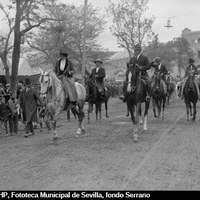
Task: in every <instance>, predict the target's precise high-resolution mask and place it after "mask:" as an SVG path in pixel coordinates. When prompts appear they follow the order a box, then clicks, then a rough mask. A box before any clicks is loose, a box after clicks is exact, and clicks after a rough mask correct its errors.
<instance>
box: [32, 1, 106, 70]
mask: <svg viewBox="0 0 200 200" xmlns="http://www.w3.org/2000/svg"><path fill="white" fill-rule="evenodd" d="M86 13H87V15H86V27H87V29H86V54H87V57H88V58H89V59H90V58H91V57H92V56H93V52H94V51H100V50H101V49H102V48H101V45H99V44H97V37H98V36H99V34H100V33H101V32H102V31H103V27H104V25H105V21H104V19H103V16H101V15H99V14H98V8H94V7H93V6H92V5H91V4H89V5H88V6H87V11H86ZM51 16H52V17H54V18H62V19H63V21H58V22H55V23H51V22H48V23H47V25H46V27H45V28H44V29H40V31H39V32H38V33H37V35H36V34H35V35H34V36H30V37H29V38H28V43H29V45H30V47H31V48H32V49H34V50H35V51H36V52H40V53H42V54H43V55H44V56H43V58H44V60H43V63H52V64H54V62H55V61H56V60H57V57H58V52H59V49H60V48H62V47H65V49H66V50H67V51H68V53H69V57H70V58H71V59H73V60H75V61H76V62H77V63H78V65H79V68H81V66H82V53H83V6H80V7H72V6H70V5H65V6H63V4H59V5H57V6H56V7H54V11H52V12H51Z"/></svg>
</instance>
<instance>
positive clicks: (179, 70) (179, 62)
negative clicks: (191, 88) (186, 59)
mask: <svg viewBox="0 0 200 200" xmlns="http://www.w3.org/2000/svg"><path fill="white" fill-rule="evenodd" d="M181 65H182V60H181V54H178V74H179V76H180V77H181Z"/></svg>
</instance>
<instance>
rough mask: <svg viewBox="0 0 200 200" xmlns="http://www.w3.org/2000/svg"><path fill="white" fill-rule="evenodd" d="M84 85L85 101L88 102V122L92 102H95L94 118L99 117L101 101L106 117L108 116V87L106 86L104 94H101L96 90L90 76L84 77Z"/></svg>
mask: <svg viewBox="0 0 200 200" xmlns="http://www.w3.org/2000/svg"><path fill="white" fill-rule="evenodd" d="M85 86H86V91H87V98H86V101H87V102H88V123H90V113H92V111H93V104H95V112H96V120H98V119H101V105H102V103H105V110H106V118H108V100H109V98H110V89H109V88H108V87H106V88H105V95H102V94H101V93H100V92H99V91H98V88H97V85H96V83H95V80H93V79H92V78H91V77H87V78H86V79H85ZM98 115H99V118H98Z"/></svg>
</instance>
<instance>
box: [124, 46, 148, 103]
mask: <svg viewBox="0 0 200 200" xmlns="http://www.w3.org/2000/svg"><path fill="white" fill-rule="evenodd" d="M134 51H135V53H134V56H133V57H132V58H131V59H130V62H129V64H128V66H129V68H132V67H136V66H137V67H138V69H139V70H140V71H141V78H142V79H144V80H145V82H146V91H147V96H146V100H147V101H150V91H151V86H150V85H151V84H150V83H151V80H150V78H149V75H148V73H147V72H146V71H147V70H149V69H150V68H151V66H150V63H149V60H148V58H147V57H146V56H145V55H143V54H142V52H141V51H142V48H141V45H140V44H136V45H135V48H134ZM127 68H128V67H127ZM128 72H129V70H128V69H127V71H126V80H128ZM126 83H127V81H126V82H125V84H126ZM124 86H125V85H124ZM123 93H124V94H122V95H121V96H120V99H122V100H123V101H124V102H125V101H126V96H127V95H126V94H127V91H126V86H125V87H123Z"/></svg>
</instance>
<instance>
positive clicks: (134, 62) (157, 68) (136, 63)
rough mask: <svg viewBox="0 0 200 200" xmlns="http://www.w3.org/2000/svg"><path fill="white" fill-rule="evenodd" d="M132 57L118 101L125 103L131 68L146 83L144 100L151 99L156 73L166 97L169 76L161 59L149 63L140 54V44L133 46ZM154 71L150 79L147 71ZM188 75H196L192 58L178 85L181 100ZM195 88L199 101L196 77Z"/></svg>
mask: <svg viewBox="0 0 200 200" xmlns="http://www.w3.org/2000/svg"><path fill="white" fill-rule="evenodd" d="M134 52H135V54H134V56H133V57H132V58H131V59H130V62H129V63H128V64H127V73H126V80H125V81H124V85H123V94H122V95H121V96H120V99H122V100H123V101H124V102H126V100H127V99H126V97H127V83H128V72H129V71H130V70H131V68H134V67H137V68H138V70H139V71H141V79H143V80H145V83H146V92H147V96H146V100H147V101H149V100H150V97H151V89H152V88H153V87H154V84H155V79H154V75H155V74H156V73H160V76H161V85H162V87H163V90H164V93H165V94H166V95H168V94H167V93H168V85H167V84H168V83H167V76H168V75H170V73H169V72H168V70H167V68H166V66H165V65H163V64H162V63H161V59H160V58H159V57H156V58H154V60H153V61H152V62H151V63H150V62H149V60H148V58H147V56H145V55H143V54H142V48H141V45H140V44H136V45H135V49H134ZM152 68H153V69H154V75H153V76H152V78H150V77H149V75H148V73H147V70H149V69H152ZM190 73H194V75H197V74H198V68H197V67H196V66H195V65H194V60H193V59H192V58H190V59H189V65H188V66H187V68H186V72H185V76H184V78H183V80H182V81H181V82H180V83H179V96H181V98H182V99H183V98H184V96H183V90H184V86H185V83H186V81H187V78H188V75H189V74H190ZM168 77H169V76H168ZM194 83H195V87H196V90H197V94H198V99H200V93H199V85H200V83H199V80H198V77H197V76H196V77H195V79H194Z"/></svg>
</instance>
